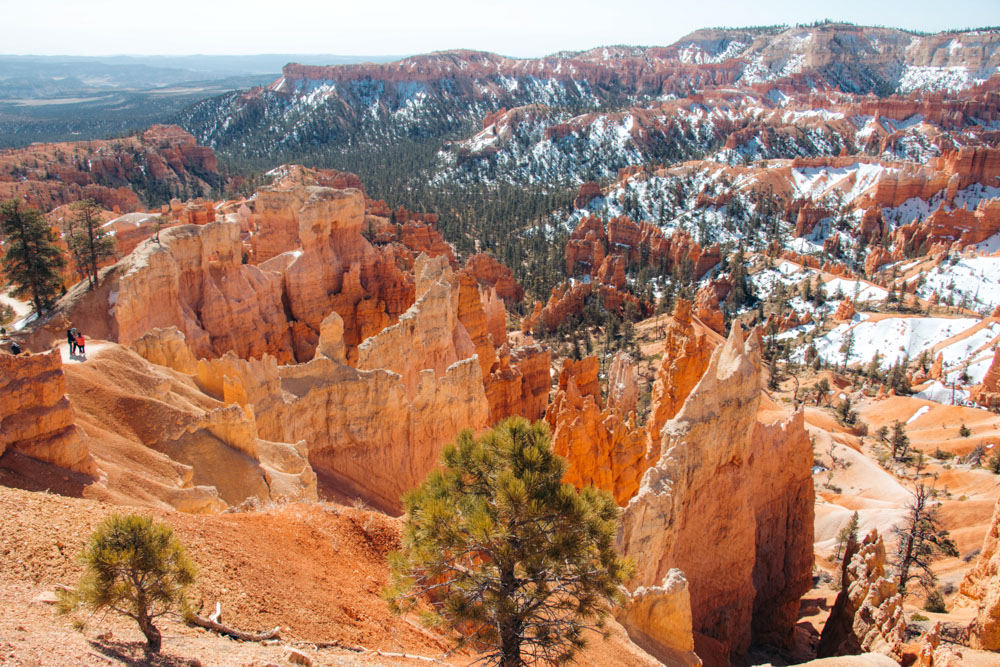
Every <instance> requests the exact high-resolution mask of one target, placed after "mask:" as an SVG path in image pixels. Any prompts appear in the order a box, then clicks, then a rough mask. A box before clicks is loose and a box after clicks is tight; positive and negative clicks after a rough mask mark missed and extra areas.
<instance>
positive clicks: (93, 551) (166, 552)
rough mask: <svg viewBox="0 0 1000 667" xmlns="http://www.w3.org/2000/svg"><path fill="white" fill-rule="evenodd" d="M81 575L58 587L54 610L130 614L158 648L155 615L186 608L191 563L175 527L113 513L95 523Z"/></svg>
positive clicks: (154, 649)
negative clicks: (72, 583)
mask: <svg viewBox="0 0 1000 667" xmlns="http://www.w3.org/2000/svg"><path fill="white" fill-rule="evenodd" d="M80 560H82V561H83V564H84V567H85V568H86V569H85V571H84V575H83V578H82V579H80V582H79V583H78V584H77V586H76V588H73V589H70V590H63V591H60V592H59V603H58V607H57V609H58V611H59V612H60V613H64V614H65V613H69V612H71V611H73V610H74V609H76V608H77V607H79V606H84V607H89V608H90V609H92V610H93V611H94V612H99V611H113V612H116V613H118V614H122V615H124V616H128V617H129V618H131V619H133V620H134V621H135V622H136V623H137V624H138V625H139V629H140V630H141V631H142V634H143V635H145V637H146V642H147V644H148V646H149V650H150V651H151V652H153V653H158V652H159V650H160V643H161V641H162V637H161V634H160V630H159V628H157V627H156V625H155V624H154V623H153V621H154V620H155V619H157V618H158V617H160V616H163V615H164V614H167V613H170V612H171V611H173V610H174V609H176V608H180V609H182V610H183V609H185V607H186V604H185V602H186V597H185V596H186V593H187V589H188V587H189V586H190V585H191V584H192V583H194V579H195V567H194V564H193V563H192V562H191V560H190V559H189V558H188V557H187V554H186V553H185V551H184V546H183V545H182V544H181V543H180V542H179V541H178V540H177V538H175V537H174V534H173V531H172V530H171V529H170V527H169V526H167V525H166V524H163V523H156V522H154V521H153V519H152V518H151V517H144V516H138V515H136V514H129V515H126V516H121V515H118V514H112V515H111V516H109V517H108V518H107V519H105V520H104V522H103V523H102V524H101V525H100V526H98V528H97V530H96V531H94V533H93V534H92V535H91V536H90V540H89V541H88V542H87V545H86V546H85V547H84V549H83V553H82V554H81V556H80Z"/></svg>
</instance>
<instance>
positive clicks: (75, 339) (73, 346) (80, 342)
mask: <svg viewBox="0 0 1000 667" xmlns="http://www.w3.org/2000/svg"><path fill="white" fill-rule="evenodd" d="M66 342H67V343H69V354H70V356H73V355H75V354H79V355H80V356H81V357H85V356H87V351H86V347H85V346H86V343H87V341H85V340H84V338H83V334H82V333H80V332H79V331H77V329H76V327H72V328H70V329H66Z"/></svg>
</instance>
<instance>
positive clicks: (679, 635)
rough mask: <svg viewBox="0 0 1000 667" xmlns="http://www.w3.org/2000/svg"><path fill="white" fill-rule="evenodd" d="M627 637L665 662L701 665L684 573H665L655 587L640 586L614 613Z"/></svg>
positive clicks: (683, 666)
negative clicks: (697, 653)
mask: <svg viewBox="0 0 1000 667" xmlns="http://www.w3.org/2000/svg"><path fill="white" fill-rule="evenodd" d="M617 619H618V622H619V623H621V624H622V626H623V627H624V628H625V630H626V631H628V635H629V638H630V639H631V640H632V641H634V642H635V643H636V644H638V645H639V646H640V647H641V648H642V649H643V650H644V651H646V652H647V653H649V654H650V655H652V656H654V657H655V658H656V659H657V660H659V661H660V662H662V663H664V664H666V665H674V666H676V667H687V666H690V667H700V665H701V664H702V662H701V660H700V659H699V658H698V656H697V655H695V653H694V633H693V630H692V625H691V593H690V591H689V590H688V583H687V579H685V578H684V573H683V572H681V571H680V570H677V569H674V570H670V571H669V572H667V576H666V577H664V578H663V582H662V583H661V584H659V585H656V586H640V587H639V588H637V589H635V590H634V591H633V592H632V593H631V596H630V600H629V602H628V604H627V605H625V606H623V607H622V610H621V611H620V612H619V613H618V615H617Z"/></svg>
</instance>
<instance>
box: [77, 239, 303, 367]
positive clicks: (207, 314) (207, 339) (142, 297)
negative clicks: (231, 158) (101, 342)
mask: <svg viewBox="0 0 1000 667" xmlns="http://www.w3.org/2000/svg"><path fill="white" fill-rule="evenodd" d="M241 258H242V246H241V245H240V242H239V227H238V226H237V225H235V224H231V223H210V224H208V225H204V226H201V227H198V226H194V225H184V226H181V227H174V228H172V229H169V230H166V231H164V232H162V233H161V234H160V243H156V242H155V241H154V240H148V241H145V242H144V243H143V245H141V246H140V247H139V249H137V250H136V252H134V253H133V254H131V255H129V256H128V257H126V258H125V259H124V260H122V261H121V262H120V263H119V264H118V265H116V268H115V270H114V274H113V276H112V280H111V281H107V279H106V282H105V285H102V288H106V289H109V290H111V291H112V292H115V293H117V301H114V302H113V303H114V308H113V312H112V315H111V317H112V322H111V323H110V326H108V328H109V329H110V330H111V331H112V332H113V335H114V339H116V340H117V341H118V342H120V343H122V344H123V345H128V344H130V343H131V342H132V341H133V340H135V339H136V338H139V337H140V336H142V335H143V334H145V333H146V332H147V331H150V330H151V329H153V328H156V327H170V326H176V327H177V328H178V329H180V330H181V331H182V332H183V333H184V335H185V338H186V339H187V342H188V345H189V346H190V347H191V349H192V350H193V351H194V354H195V356H196V357H210V356H219V355H222V354H223V353H225V352H227V351H233V352H236V353H237V354H238V355H239V356H241V357H244V358H246V357H259V356H262V355H264V354H273V355H276V356H277V357H278V358H279V359H281V360H283V361H291V359H292V347H291V336H290V335H289V331H288V322H287V320H286V319H285V313H284V309H283V307H282V290H281V278H280V276H278V275H275V274H273V273H269V272H266V271H262V270H260V269H259V268H257V267H255V266H250V265H245V264H242V259H241ZM80 314H82V313H80V309H78V310H77V314H74V316H73V318H74V319H73V321H74V323H76V318H77V317H78V316H79V315H80ZM91 330H92V329H91ZM95 335H100V334H99V333H96V332H95Z"/></svg>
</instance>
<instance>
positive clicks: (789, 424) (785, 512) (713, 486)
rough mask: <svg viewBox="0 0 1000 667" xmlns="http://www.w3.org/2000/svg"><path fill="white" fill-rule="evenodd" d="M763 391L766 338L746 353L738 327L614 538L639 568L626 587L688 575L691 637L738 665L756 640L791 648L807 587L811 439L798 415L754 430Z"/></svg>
mask: <svg viewBox="0 0 1000 667" xmlns="http://www.w3.org/2000/svg"><path fill="white" fill-rule="evenodd" d="M760 381H761V359H760V342H759V337H758V336H751V337H750V340H749V341H748V342H747V343H744V341H743V337H742V335H741V334H740V330H739V327H734V329H733V332H732V333H731V335H730V337H729V340H728V341H727V342H726V344H725V345H724V346H722V347H719V348H717V349H716V351H715V352H714V353H713V355H712V359H711V361H710V363H709V366H708V368H707V369H706V371H705V373H704V375H703V376H702V378H701V380H700V381H699V382H698V384H697V386H696V387H695V389H694V390H693V391H692V392H691V394H690V395H689V396H688V398H687V400H686V401H685V402H684V405H683V407H682V408H681V410H680V412H679V413H678V414H677V415H676V416H675V417H674V418H673V419H672V420H671V421H669V422H668V423H667V424H666V425H665V426H664V428H663V431H662V433H663V437H662V442H661V450H660V451H661V455H660V458H659V460H658V461H657V462H656V463H655V465H653V467H651V468H649V469H648V470H647V471H646V472H645V474H644V475H643V477H642V485H641V487H640V489H639V491H638V493H637V494H636V495H635V496H634V497H633V498H632V499H631V500H630V501H629V503H628V506H627V507H626V510H625V513H624V516H623V519H622V528H621V531H620V533H619V546H620V548H621V549H622V551H623V552H624V553H625V554H626V555H629V556H631V557H632V558H633V559H635V561H636V564H637V571H636V577H635V580H634V581H633V582H632V584H631V587H638V586H649V585H652V584H653V583H654V582H659V581H662V579H663V577H664V576H666V575H667V573H668V571H669V569H670V568H678V569H680V570H682V571H683V572H684V574H685V576H686V577H687V580H688V582H689V585H690V590H691V608H692V616H693V627H694V631H695V632H698V633H701V634H704V635H707V636H708V637H710V638H712V639H714V640H715V641H717V642H719V643H720V645H721V648H722V650H723V651H724V652H727V653H728V654H730V655H732V656H736V655H739V654H742V653H744V652H745V651H746V649H747V647H748V646H749V644H750V641H751V637H752V636H758V637H760V638H761V639H762V640H765V641H771V642H778V643H781V644H790V640H791V634H792V631H793V628H794V624H795V619H796V613H795V610H796V609H797V605H798V600H799V597H800V596H801V595H802V594H803V593H804V592H805V591H806V590H808V589H809V587H810V585H811V572H812V525H813V492H812V476H811V466H812V454H811V446H810V444H809V437H808V435H807V433H806V431H805V426H804V419H803V415H802V413H801V412H798V413H795V414H794V415H793V416H792V417H790V418H789V419H787V420H785V421H783V422H778V423H774V424H764V423H759V422H758V420H757V414H758V407H759V405H760V400H761V398H760V397H761V391H760ZM775 474H777V475H779V478H778V480H777V481H772V477H771V476H772V475H775ZM719 544H725V545H726V549H724V550H720V549H719V548H718V545H719ZM748 554H753V556H752V557H750V558H748Z"/></svg>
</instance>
